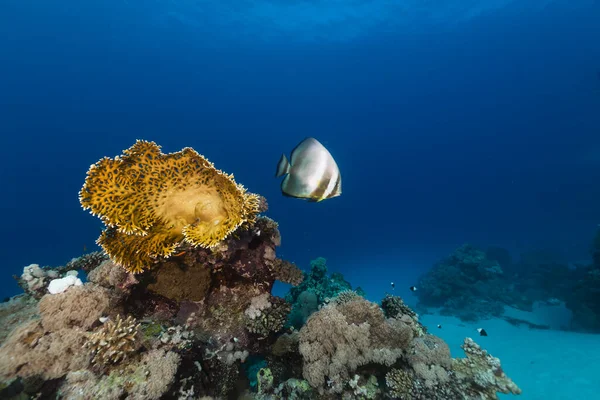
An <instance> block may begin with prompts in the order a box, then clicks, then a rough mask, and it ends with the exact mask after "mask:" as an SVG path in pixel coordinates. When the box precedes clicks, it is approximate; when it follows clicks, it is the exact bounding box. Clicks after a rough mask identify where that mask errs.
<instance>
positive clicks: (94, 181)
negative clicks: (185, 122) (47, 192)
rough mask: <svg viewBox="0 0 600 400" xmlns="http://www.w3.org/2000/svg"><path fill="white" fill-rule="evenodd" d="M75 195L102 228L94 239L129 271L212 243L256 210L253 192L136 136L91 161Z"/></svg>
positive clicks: (186, 153) (186, 154)
mask: <svg viewBox="0 0 600 400" xmlns="http://www.w3.org/2000/svg"><path fill="white" fill-rule="evenodd" d="M79 200H80V202H81V205H82V206H83V208H84V209H89V210H90V212H91V213H92V214H94V215H97V216H99V217H100V218H101V219H102V221H103V222H104V223H105V224H106V226H107V230H105V231H104V232H103V233H102V235H101V236H100V238H99V239H98V244H99V245H100V246H102V248H103V249H104V250H105V251H106V253H107V254H108V255H109V256H110V257H111V259H112V260H114V261H115V262H116V263H118V264H120V265H123V266H124V267H125V268H126V269H127V270H129V271H131V272H134V273H138V272H141V271H143V270H144V269H147V268H148V267H149V266H150V265H151V264H152V262H153V260H154V259H155V258H156V257H160V256H162V257H168V256H170V255H172V254H173V253H174V252H175V250H176V248H177V246H178V245H179V243H180V242H182V241H186V242H188V243H190V244H192V245H194V246H201V247H206V248H212V247H214V246H216V245H217V244H218V243H219V242H221V241H222V240H223V239H225V238H226V237H227V236H229V235H230V234H231V233H232V232H233V231H234V230H236V229H237V228H238V227H239V226H241V225H242V224H246V223H252V222H254V220H255V218H256V215H257V214H258V212H259V208H260V201H259V198H258V196H256V195H254V194H251V193H248V192H247V191H246V189H245V188H244V187H243V186H242V185H240V184H238V183H236V182H235V181H234V179H233V175H228V174H226V173H224V172H222V171H220V170H218V169H216V168H215V167H214V165H213V164H212V163H211V162H209V161H208V160H207V159H206V158H204V157H203V156H202V155H200V154H198V153H197V152H196V151H194V150H193V149H191V148H185V149H183V150H181V151H179V152H176V153H171V154H164V153H162V152H161V150H160V147H159V146H158V145H157V144H156V143H154V142H147V141H142V140H138V141H137V142H136V143H135V144H134V145H133V146H132V147H130V148H129V149H127V150H125V151H124V152H123V155H122V156H117V157H115V158H108V157H105V158H103V159H101V160H100V161H98V162H97V163H96V164H94V165H92V166H91V167H90V169H89V171H88V173H87V177H86V181H85V184H84V185H83V188H82V189H81V191H80V194H79Z"/></svg>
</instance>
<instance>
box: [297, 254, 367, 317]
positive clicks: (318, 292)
mask: <svg viewBox="0 0 600 400" xmlns="http://www.w3.org/2000/svg"><path fill="white" fill-rule="evenodd" d="M310 267H311V268H310V273H308V274H305V276H304V279H303V280H302V281H300V282H301V283H298V284H297V285H296V286H294V287H292V288H291V289H290V291H289V292H288V294H287V295H286V296H285V299H286V300H287V301H288V302H289V303H290V304H292V311H291V315H290V318H289V325H290V326H293V327H294V328H296V329H300V327H301V326H302V325H304V323H306V321H307V319H308V317H309V316H310V315H311V314H312V313H313V312H315V311H317V310H318V309H319V307H320V306H322V305H324V304H326V303H329V302H330V301H332V300H334V299H335V298H336V297H337V296H338V295H340V294H341V296H342V297H341V299H340V301H343V300H344V298H345V297H349V296H352V295H353V294H356V295H358V296H363V297H364V294H365V293H364V291H363V290H362V289H361V288H360V287H358V288H356V290H354V291H353V290H352V285H351V284H350V283H349V282H348V281H346V280H345V279H344V277H343V276H342V275H341V274H339V273H332V274H331V275H328V274H327V260H326V259H325V258H323V257H319V258H317V259H315V260H313V261H311V262H310Z"/></svg>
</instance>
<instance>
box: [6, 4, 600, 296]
mask: <svg viewBox="0 0 600 400" xmlns="http://www.w3.org/2000/svg"><path fill="white" fill-rule="evenodd" d="M49 3H50V2H41V1H17V0H3V1H2V2H1V3H0V133H1V135H2V136H1V137H2V142H1V144H2V150H3V151H2V157H1V158H0V167H1V172H0V173H1V184H2V188H3V190H2V193H3V194H2V196H0V210H1V212H2V219H1V220H0V222H1V224H0V239H1V240H0V243H1V248H0V249H1V253H0V254H1V257H2V259H1V261H0V262H1V264H0V265H1V267H0V268H2V272H3V276H4V279H2V280H1V281H0V293H2V294H6V295H8V294H14V293H16V292H17V287H16V285H15V284H14V282H13V281H12V280H11V278H10V275H11V274H20V272H21V270H22V268H23V266H25V265H28V264H30V263H39V264H42V265H60V264H64V263H65V262H66V261H68V260H69V259H70V258H71V257H74V256H78V255H79V254H81V253H82V251H83V248H84V246H86V247H87V248H88V249H92V248H93V247H94V244H93V243H94V240H95V239H96V237H97V236H98V234H99V233H100V230H101V228H102V225H101V223H100V222H99V220H97V219H96V218H94V217H92V216H90V215H89V214H88V213H87V212H84V211H82V210H81V208H80V206H79V203H78V199H77V194H78V191H79V189H80V187H81V185H82V184H83V181H84V178H85V173H86V171H87V169H88V167H89V165H90V164H92V163H94V162H96V161H97V160H98V159H99V158H101V157H103V156H111V157H113V156H115V155H117V154H120V152H121V151H122V150H123V149H125V148H127V147H129V146H130V145H131V144H133V143H134V141H135V139H136V138H140V139H148V140H155V141H157V142H158V143H159V144H160V145H162V146H163V150H164V151H166V152H172V151H177V150H180V149H181V148H182V147H185V146H192V147H194V148H195V149H196V150H198V151H199V152H200V153H202V154H204V155H206V156H207V157H208V158H209V159H210V160H211V161H213V162H214V163H215V164H216V166H217V167H218V168H221V169H223V170H225V171H227V172H232V173H234V174H235V176H236V179H237V180H238V181H240V182H241V183H243V184H244V185H245V186H247V187H248V188H249V189H250V190H251V191H254V192H257V193H260V194H262V195H264V196H266V197H267V199H268V201H269V203H270V210H269V212H268V214H269V215H270V216H271V217H272V218H274V219H276V220H277V221H278V222H279V223H280V229H281V231H282V234H283V245H282V248H281V251H280V255H281V256H283V257H285V258H287V259H290V260H293V261H296V262H298V263H299V264H300V265H301V266H303V267H307V265H308V261H309V260H310V259H312V258H315V257H317V256H324V257H326V258H328V259H329V260H330V264H331V266H332V268H333V269H336V270H339V271H341V272H344V273H345V274H347V276H349V277H350V278H351V279H353V281H354V283H358V284H362V285H363V286H366V287H367V289H368V290H371V292H373V291H378V290H385V289H387V286H386V285H388V284H389V282H388V281H389V280H398V279H406V286H408V285H409V282H408V281H411V280H412V279H413V278H414V277H416V276H417V275H418V274H419V273H421V272H422V271H423V269H424V268H427V267H428V266H429V265H430V264H431V263H432V262H433V261H435V260H436V259H437V258H438V257H440V256H443V255H445V254H446V253H447V252H449V251H451V250H452V248H453V247H455V246H457V245H460V244H461V243H463V242H465V241H469V242H473V243H475V244H481V245H488V244H497V245H502V246H506V247H508V248H510V249H511V250H513V251H514V252H515V254H518V252H519V251H521V250H524V249H528V248H535V247H538V246H544V247H548V246H550V247H553V248H555V249H558V250H560V251H562V252H563V253H565V254H566V255H567V256H568V257H570V258H571V259H574V260H575V259H581V258H585V257H586V256H587V253H586V252H587V249H588V245H589V242H590V241H591V238H592V234H593V232H594V231H595V229H596V226H597V225H598V223H600V185H599V182H600V79H599V77H598V75H597V74H598V71H599V70H600V23H598V21H600V5H599V4H598V2H595V3H594V2H583V1H582V2H581V4H580V5H578V6H573V5H572V6H570V7H568V6H565V5H563V4H562V3H557V4H550V5H549V6H547V7H546V8H544V9H542V10H538V9H536V10H535V11H533V10H529V11H528V10H526V9H524V8H522V7H518V6H514V5H510V4H509V5H507V6H506V7H504V8H501V9H499V10H495V11H493V12H491V13H489V14H482V15H479V16H477V17H474V18H470V19H466V20H464V21H462V22H460V23H457V24H454V25H452V26H450V25H448V26H443V25H435V26H433V25H432V27H431V28H428V29H408V28H406V29H403V28H402V27H395V28H394V29H391V28H390V25H393V24H391V23H390V24H387V25H386V26H384V27H382V28H381V29H379V30H377V29H369V30H367V31H365V32H363V33H362V34H360V35H355V36H354V37H353V38H352V39H347V40H327V35H326V34H324V37H323V39H322V40H319V39H312V40H301V38H300V37H299V36H298V37H294V34H293V32H292V33H287V34H285V35H284V34H282V35H281V36H278V35H277V34H274V33H273V34H271V35H267V34H265V35H264V36H265V37H262V38H261V36H260V34H254V35H252V36H244V34H243V33H240V34H236V32H235V31H233V32H232V31H231V26H229V27H228V29H229V30H228V31H219V29H224V28H222V27H221V25H219V24H218V23H216V22H215V21H214V20H212V19H211V16H210V15H207V16H206V18H207V20H206V24H201V25H200V26H197V27H196V28H195V29H191V28H190V27H189V26H188V25H186V24H184V23H181V22H177V21H178V20H176V19H175V18H162V17H161V15H164V14H165V13H166V12H167V11H168V10H167V8H166V7H167V5H165V4H160V3H159V2H156V3H151V2H143V3H142V2H139V1H137V0H136V1H129V2H125V1H124V2H118V1H104V2H75V1H72V0H67V1H63V2H62V4H61V5H57V4H54V5H50V4H49ZM84 3H85V4H84ZM153 7H154V8H153ZM178 12H179V13H181V12H185V7H184V6H181V7H179V9H178ZM400 17H401V16H398V18H400ZM215 18H217V17H216V16H215ZM384 25H385V24H384ZM263 33H265V32H263ZM267 33H268V32H267ZM299 35H300V34H299ZM266 37H268V39H267V38H266ZM305 136H315V137H316V138H318V139H319V140H320V141H322V142H323V143H324V144H326V146H328V148H329V149H330V151H331V152H332V154H333V155H334V157H335V158H336V160H337V161H338V164H339V165H340V168H341V170H342V174H343V178H344V180H343V190H344V193H343V195H342V196H341V197H340V198H336V199H332V200H329V201H325V202H322V203H319V204H312V203H305V202H302V201H298V200H294V199H288V198H283V197H282V196H281V195H280V192H279V186H278V185H279V182H278V181H277V180H276V179H274V178H273V174H274V170H275V165H276V162H277V160H278V158H279V156H280V154H281V153H282V152H286V153H289V151H290V150H291V149H292V148H293V147H294V146H295V145H296V144H297V142H299V141H300V140H302V139H303V138H304V137H305ZM410 283H411V284H412V281H411V282H410ZM402 286H404V285H402Z"/></svg>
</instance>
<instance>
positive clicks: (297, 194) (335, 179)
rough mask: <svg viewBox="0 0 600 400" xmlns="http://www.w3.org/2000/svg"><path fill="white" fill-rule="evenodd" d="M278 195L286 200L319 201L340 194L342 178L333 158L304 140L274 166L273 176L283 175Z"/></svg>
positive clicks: (315, 141) (309, 138)
mask: <svg viewBox="0 0 600 400" xmlns="http://www.w3.org/2000/svg"><path fill="white" fill-rule="evenodd" d="M284 175H285V177H284V178H283V181H282V182H281V193H282V194H283V195H284V196H287V197H294V198H298V199H305V200H308V201H310V202H320V201H323V200H325V199H331V198H334V197H338V196H340V195H341V194H342V175H341V173H340V169H339V168H338V165H337V163H336V162H335V160H334V159H333V156H332V155H331V153H330V152H329V150H327V149H326V148H325V146H323V145H322V144H321V143H320V142H319V141H318V140H317V139H315V138H312V137H308V138H306V139H304V140H303V141H302V142H300V143H299V144H298V145H297V146H296V147H294V149H293V150H292V153H291V156H290V160H289V161H288V159H287V157H286V156H285V154H282V155H281V158H280V159H279V162H278V163H277V171H276V173H275V177H276V178H279V177H281V176H284Z"/></svg>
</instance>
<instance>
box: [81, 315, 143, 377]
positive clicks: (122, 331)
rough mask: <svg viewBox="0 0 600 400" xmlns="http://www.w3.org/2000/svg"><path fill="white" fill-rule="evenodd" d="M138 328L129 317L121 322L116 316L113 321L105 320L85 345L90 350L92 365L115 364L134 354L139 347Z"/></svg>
mask: <svg viewBox="0 0 600 400" xmlns="http://www.w3.org/2000/svg"><path fill="white" fill-rule="evenodd" d="M139 328H140V324H138V323H137V321H136V320H135V318H133V317H131V316H128V317H127V319H125V320H123V319H122V318H121V316H120V315H117V317H116V318H115V320H114V321H113V320H111V319H108V320H106V321H105V322H104V325H102V326H101V327H100V328H99V329H98V330H96V331H95V332H94V333H92V334H91V335H89V338H88V340H87V341H86V343H85V347H86V348H88V349H90V350H91V354H92V357H93V358H92V364H101V365H110V364H117V363H118V362H120V361H123V360H124V359H126V358H127V357H128V356H129V355H131V354H133V353H135V351H136V350H137V347H138V346H139V341H138V340H139V334H140V331H139Z"/></svg>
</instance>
